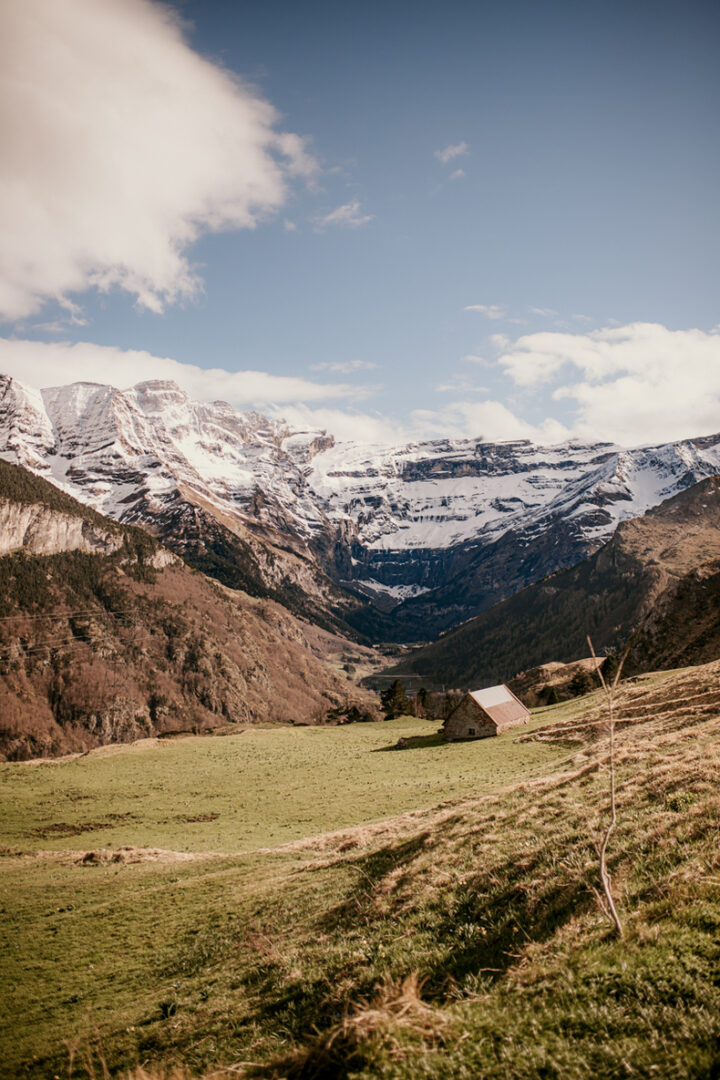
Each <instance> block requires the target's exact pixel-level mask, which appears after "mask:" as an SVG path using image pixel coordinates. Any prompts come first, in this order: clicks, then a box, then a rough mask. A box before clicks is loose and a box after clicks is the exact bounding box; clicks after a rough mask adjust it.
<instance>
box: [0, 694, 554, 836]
mask: <svg viewBox="0 0 720 1080" xmlns="http://www.w3.org/2000/svg"><path fill="white" fill-rule="evenodd" d="M540 712H541V713H542V710H541V711H540ZM541 722H542V716H540V717H539V718H538V719H536V720H534V721H533V722H532V723H531V724H530V725H529V726H528V727H527V728H523V731H527V730H530V729H531V727H532V726H536V725H537V724H539V723H541ZM435 731H436V725H432V724H430V723H428V721H426V720H419V719H417V718H415V717H401V718H398V719H396V720H391V721H388V722H386V723H380V724H350V725H347V726H344V727H296V728H291V727H274V728H259V727H258V728H247V729H245V730H244V731H243V732H242V733H241V734H237V735H232V734H231V735H226V736H215V737H213V736H189V737H184V738H175V739H148V740H143V741H141V742H138V743H134V744H132V745H129V746H122V745H120V746H111V747H104V748H101V749H99V750H94V751H92V752H91V753H89V754H86V755H84V756H81V757H75V758H70V759H65V760H59V761H46V762H42V763H38V764H34V763H33V764H29V763H20V764H4V765H0V789H1V790H2V794H1V795H0V813H1V815H2V822H3V825H2V843H4V844H5V845H7V846H11V847H17V848H19V849H22V850H33V849H47V850H60V849H72V850H81V849H86V848H92V847H105V848H107V847H119V846H120V845H123V844H132V845H136V846H139V847H161V848H172V849H173V850H177V851H188V852H192V851H195V852H197V851H213V852H224V853H232V852H244V851H249V850H252V849H254V848H258V847H269V846H271V847H275V846H277V845H279V844H282V843H286V842H288V841H291V840H297V839H300V838H301V837H304V836H310V835H312V834H314V833H319V832H329V831H331V830H334V829H340V828H344V827H345V826H348V825H357V824H361V823H363V822H367V821H375V820H377V819H379V818H384V817H390V816H393V815H395V814H400V813H404V812H405V811H407V810H415V809H419V808H424V807H428V806H432V805H434V804H436V803H439V802H443V801H444V800H446V799H458V798H462V797H464V796H467V795H474V794H483V793H485V792H487V791H489V790H493V789H496V788H498V787H502V786H503V785H504V784H509V783H512V782H513V781H515V780H517V779H518V778H519V777H521V776H526V775H532V774H533V773H538V772H540V773H541V772H543V771H545V770H546V769H547V767H548V765H549V764H550V763H551V762H552V761H554V760H557V758H558V757H559V756H561V752H562V751H561V750H559V749H558V747H557V746H554V747H549V746H546V745H541V744H538V743H515V742H514V733H513V732H508V733H506V734H505V735H503V736H501V737H500V738H497V739H487V740H484V741H481V742H476V743H462V744H460V743H455V744H444V743H442V742H441V741H440V740H439V739H433V738H432V733H434V732H435ZM401 737H402V738H407V739H410V740H415V741H416V742H419V743H420V744H421V745H420V746H413V747H411V748H410V749H408V750H395V749H393V747H394V746H395V744H396V743H397V741H398V739H399V738H401ZM424 743H429V744H430V745H422V744H424Z"/></svg>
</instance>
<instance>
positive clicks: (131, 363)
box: [0, 338, 362, 409]
mask: <svg viewBox="0 0 720 1080" xmlns="http://www.w3.org/2000/svg"><path fill="white" fill-rule="evenodd" d="M0 372H2V373H3V374H5V375H12V376H13V378H15V379H18V380H19V382H21V383H25V384H26V385H28V386H34V387H45V386H59V385H65V384H66V383H72V382H97V383H105V384H107V385H109V386H119V387H121V388H123V387H128V386H133V385H134V384H135V383H138V382H143V381H144V380H145V379H169V380H172V381H173V382H176V383H177V384H178V386H180V387H182V389H183V390H186V391H187V392H188V393H189V394H190V396H191V397H193V398H195V399H196V400H198V401H214V400H222V401H229V402H230V404H231V405H234V406H235V407H236V408H238V409H248V408H256V407H257V408H265V409H267V408H268V407H270V406H272V405H277V404H284V403H295V402H298V401H328V400H337V399H338V398H348V397H352V398H355V399H357V398H358V396H362V389H361V388H360V389H359V388H358V387H357V386H356V385H355V386H350V385H348V384H345V383H320V382H312V381H310V380H309V379H303V378H300V377H296V376H289V375H270V374H268V373H267V372H265V371H226V370H225V369H223V368H209V369H206V368H201V367H197V365H195V364H181V363H180V362H179V361H178V360H173V359H172V358H170V357H163V356H152V355H151V354H150V353H148V352H144V351H142V350H138V349H116V348H113V347H112V346H108V345H93V344H91V343H90V342H84V341H81V342H78V343H77V344H75V345H68V344H65V343H61V342H51V343H46V342H40V341H15V340H11V339H8V338H0Z"/></svg>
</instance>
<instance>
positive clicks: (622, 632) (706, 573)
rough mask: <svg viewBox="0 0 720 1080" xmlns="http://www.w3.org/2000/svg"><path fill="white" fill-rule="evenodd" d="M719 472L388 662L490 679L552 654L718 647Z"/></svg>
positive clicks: (654, 657)
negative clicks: (586, 553) (581, 556)
mask: <svg viewBox="0 0 720 1080" xmlns="http://www.w3.org/2000/svg"><path fill="white" fill-rule="evenodd" d="M719 596H720V479H719V478H717V477H712V478H710V479H708V480H704V481H702V482H701V483H699V484H696V485H694V486H693V487H692V488H689V489H688V490H687V491H684V492H681V493H680V494H679V495H676V496H674V497H673V498H672V499H668V500H666V501H665V502H664V503H662V504H661V505H660V506H658V507H655V508H654V509H652V510H650V511H648V513H646V514H645V515H644V516H643V517H641V518H635V519H633V520H631V521H626V522H622V523H621V524H620V525H619V526H618V528H617V531H616V533H615V535H614V536H613V538H612V540H610V542H609V543H607V544H606V545H605V546H604V547H602V548H601V549H600V550H599V551H598V552H597V553H596V554H595V555H593V556H592V558H590V559H588V560H586V561H585V562H582V563H580V564H579V565H578V566H575V567H573V568H572V569H571V570H566V571H564V572H563V573H559V574H555V575H554V576H552V577H549V578H546V579H545V580H544V581H542V582H539V583H538V584H536V585H533V586H531V587H530V588H527V589H524V590H523V591H522V592H519V593H518V594H517V595H516V596H513V597H512V598H511V599H510V600H507V601H505V602H503V603H501V604H497V605H496V606H495V607H493V608H491V609H490V610H489V611H486V612H485V613H484V614H482V615H480V616H479V617H478V618H477V619H472V620H471V621H470V622H468V623H466V624H465V625H463V626H461V627H459V628H458V629H457V630H454V631H453V632H451V633H449V634H446V635H444V636H443V637H441V638H440V639H439V640H438V641H436V642H434V643H433V644H431V645H428V646H426V647H424V648H421V649H418V650H416V651H414V652H413V653H411V654H410V655H409V656H408V657H407V658H406V659H404V660H403V661H402V662H401V663H400V664H397V665H396V666H395V667H393V668H392V669H390V672H391V673H395V674H397V675H398V676H400V677H402V676H403V675H405V676H413V677H414V678H415V679H416V680H417V681H418V682H422V683H423V684H424V685H426V686H428V687H432V686H442V685H446V686H453V687H456V686H457V687H467V686H475V687H477V686H483V685H486V684H489V683H492V682H497V681H500V680H505V679H508V678H510V677H511V676H512V675H514V674H515V673H516V672H518V671H521V670H526V669H528V668H532V667H535V666H536V665H539V664H542V663H545V662H547V661H549V660H556V661H561V662H569V661H571V660H577V659H579V658H581V657H584V656H587V640H586V638H587V635H588V634H590V635H591V637H592V639H593V642H594V644H595V648H596V650H597V651H598V653H603V652H606V651H612V650H616V649H618V648H620V647H621V646H622V645H623V644H624V643H625V641H626V640H627V639H628V637H629V636H630V634H631V633H633V632H635V638H634V640H633V648H632V652H631V657H630V663H631V666H634V667H635V668H636V669H640V670H649V669H650V668H651V667H653V666H660V667H671V666H675V665H677V664H681V663H685V664H687V663H699V662H704V661H707V660H710V659H714V658H715V657H716V656H717V655H718V653H719V652H720V617H719V608H718V597H719Z"/></svg>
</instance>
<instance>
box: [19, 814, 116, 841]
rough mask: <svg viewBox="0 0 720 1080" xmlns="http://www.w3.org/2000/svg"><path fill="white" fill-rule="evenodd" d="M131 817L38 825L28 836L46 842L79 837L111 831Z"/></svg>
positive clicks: (111, 816) (109, 817)
mask: <svg viewBox="0 0 720 1080" xmlns="http://www.w3.org/2000/svg"><path fill="white" fill-rule="evenodd" d="M130 817H132V814H108V815H107V817H106V819H105V820H104V821H79V822H70V821H53V822H52V823H51V824H48V825H39V826H38V827H37V828H36V829H31V830H30V832H29V833H28V834H27V835H28V836H37V837H39V839H41V840H47V839H49V838H50V837H51V836H80V835H81V833H85V832H97V831H98V830H99V829H112V828H113V826H115V825H117V824H118V822H120V821H125V820H127V818H130Z"/></svg>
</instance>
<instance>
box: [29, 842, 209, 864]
mask: <svg viewBox="0 0 720 1080" xmlns="http://www.w3.org/2000/svg"><path fill="white" fill-rule="evenodd" d="M38 854H41V853H38ZM63 854H71V855H72V860H73V862H74V863H75V864H76V865H77V866H108V865H110V864H118V863H142V862H193V861H195V860H197V859H208V858H211V859H215V858H220V857H221V856H220V854H219V853H217V852H214V851H210V852H208V851H203V852H194V851H168V850H166V849H165V848H138V847H133V846H132V845H131V844H125V845H123V847H119V848H115V849H112V848H96V849H95V850H93V851H74V852H64V853H63Z"/></svg>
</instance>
